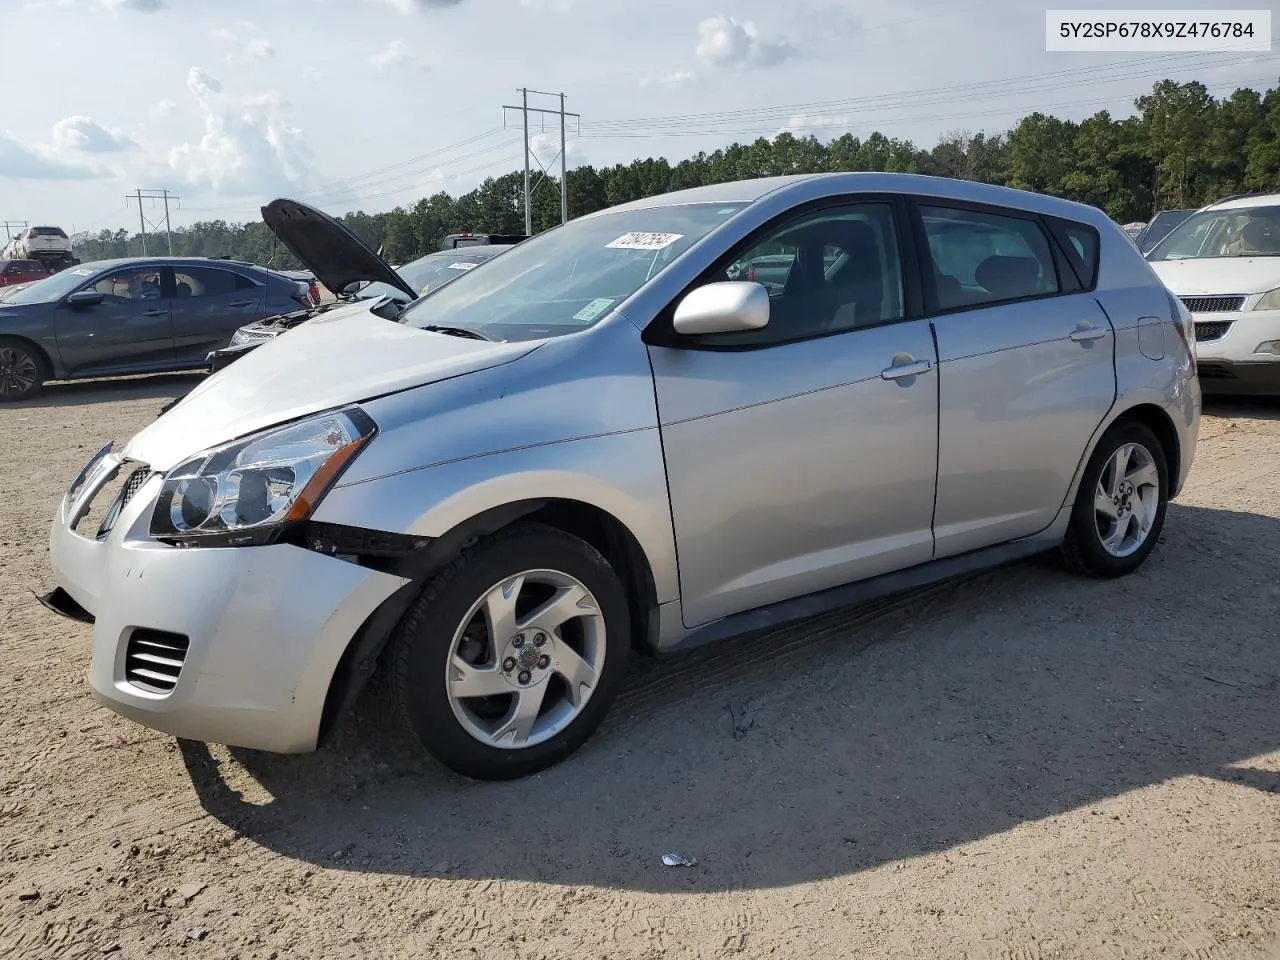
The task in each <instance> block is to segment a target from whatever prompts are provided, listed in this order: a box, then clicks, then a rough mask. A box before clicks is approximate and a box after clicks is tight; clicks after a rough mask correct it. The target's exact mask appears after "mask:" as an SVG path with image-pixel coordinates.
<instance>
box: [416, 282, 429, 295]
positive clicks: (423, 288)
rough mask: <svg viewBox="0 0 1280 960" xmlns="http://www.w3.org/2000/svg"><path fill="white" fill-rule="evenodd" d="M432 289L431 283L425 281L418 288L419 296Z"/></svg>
mask: <svg viewBox="0 0 1280 960" xmlns="http://www.w3.org/2000/svg"><path fill="white" fill-rule="evenodd" d="M430 289H431V284H429V283H424V284H423V285H422V286H421V287H420V288H419V290H418V296H420V297H425V296H426V295H427V291H428V290H430Z"/></svg>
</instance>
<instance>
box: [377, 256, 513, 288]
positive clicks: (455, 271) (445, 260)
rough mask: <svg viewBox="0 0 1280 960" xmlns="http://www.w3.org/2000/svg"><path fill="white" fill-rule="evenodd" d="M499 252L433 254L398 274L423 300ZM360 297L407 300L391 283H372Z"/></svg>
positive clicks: (409, 265) (414, 262) (405, 267)
mask: <svg viewBox="0 0 1280 960" xmlns="http://www.w3.org/2000/svg"><path fill="white" fill-rule="evenodd" d="M500 252H501V251H496V250H495V251H492V252H490V253H486V254H485V255H484V256H477V255H476V254H474V253H466V254H458V253H454V252H452V251H450V252H449V253H444V254H441V253H432V254H429V255H428V256H425V257H423V258H422V259H420V260H414V261H413V262H412V263H408V264H405V265H404V266H403V267H401V268H400V269H399V270H397V271H396V273H398V274H400V276H401V278H402V279H403V280H404V282H405V283H407V284H408V285H409V286H410V287H412V288H413V289H414V291H415V292H416V293H417V294H418V296H420V297H421V296H424V295H425V294H427V293H430V292H431V291H432V290H438V289H439V288H440V287H442V286H444V285H445V284H446V283H448V282H449V281H450V280H457V279H458V277H460V276H462V275H463V274H464V273H466V272H467V271H468V270H470V269H471V268H472V267H474V266H476V265H477V264H480V263H483V262H484V261H485V260H488V259H489V258H490V257H491V256H497V255H498V253H500ZM358 296H359V297H360V299H361V300H368V299H370V298H372V297H395V298H396V299H397V300H404V299H405V295H404V291H403V290H399V289H397V288H395V287H393V286H391V284H389V283H370V284H368V285H366V286H363V287H361V288H360V293H359V294H358Z"/></svg>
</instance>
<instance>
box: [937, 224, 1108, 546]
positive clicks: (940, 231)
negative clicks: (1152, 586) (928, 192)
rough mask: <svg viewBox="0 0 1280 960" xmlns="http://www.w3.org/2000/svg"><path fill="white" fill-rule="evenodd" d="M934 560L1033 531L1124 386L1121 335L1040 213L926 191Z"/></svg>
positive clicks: (1058, 498) (1047, 517)
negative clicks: (933, 376)
mask: <svg viewBox="0 0 1280 960" xmlns="http://www.w3.org/2000/svg"><path fill="white" fill-rule="evenodd" d="M916 209H917V215H918V219H917V225H918V229H919V230H920V231H921V233H922V235H923V237H924V239H925V241H926V243H925V244H923V245H922V247H923V250H922V253H921V256H922V258H927V260H928V261H929V267H926V269H925V270H923V271H922V272H923V273H924V275H925V279H926V283H925V298H926V304H927V306H928V309H929V312H930V313H931V315H932V318H933V327H934V332H935V336H936V338H937V344H938V382H939V389H940V390H941V398H940V405H939V415H940V419H939V438H938V498H937V506H936V509H935V513H934V521H933V524H934V525H933V531H934V537H935V539H936V541H937V555H938V556H939V557H944V556H952V555H955V554H958V553H963V552H965V551H968V550H972V549H976V548H979V547H983V546H988V545H991V544H995V543H1001V542H1005V541H1008V540H1014V539H1017V538H1019V537H1024V536H1029V535H1031V534H1033V533H1037V532H1039V531H1040V530H1042V529H1044V528H1045V527H1047V526H1048V525H1049V524H1050V523H1052V522H1053V520H1054V518H1055V517H1056V516H1057V515H1058V512H1059V510H1060V509H1061V508H1062V507H1063V501H1064V500H1065V499H1066V496H1067V492H1068V489H1069V488H1070V485H1071V480H1072V478H1073V476H1074V474H1075V471H1076V468H1077V466H1078V465H1079V462H1080V459H1081V457H1082V455H1083V454H1084V452H1085V450H1086V448H1087V446H1088V443H1089V438H1090V437H1091V436H1092V435H1093V433H1094V431H1095V430H1096V428H1097V427H1098V425H1099V423H1100V422H1101V421H1102V419H1103V417H1104V416H1106V413H1107V411H1108V410H1109V409H1110V408H1111V405H1112V403H1113V402H1114V401H1115V396H1116V380H1115V362H1114V352H1115V335H1114V332H1113V330H1112V328H1111V323H1110V321H1109V320H1108V319H1107V316H1106V314H1105V313H1104V312H1103V310H1102V308H1101V307H1100V306H1099V305H1098V302H1097V300H1096V299H1094V297H1093V295H1092V294H1091V293H1089V292H1088V291H1086V290H1084V289H1082V285H1081V283H1080V280H1079V278H1077V277H1076V276H1075V274H1074V272H1073V271H1072V269H1071V267H1070V265H1069V263H1068V262H1067V260H1066V258H1065V254H1064V251H1062V250H1061V249H1060V248H1057V247H1056V245H1055V241H1054V240H1053V239H1052V238H1051V236H1050V234H1049V231H1048V230H1047V229H1046V227H1045V224H1044V223H1043V222H1042V221H1041V220H1040V218H1038V217H1036V216H1035V215H1033V214H1028V213H1024V212H1020V211H1016V210H1008V209H1004V208H987V207H977V206H968V205H961V204H955V203H952V202H949V201H933V200H921V201H920V202H919V203H918V205H917V207H916Z"/></svg>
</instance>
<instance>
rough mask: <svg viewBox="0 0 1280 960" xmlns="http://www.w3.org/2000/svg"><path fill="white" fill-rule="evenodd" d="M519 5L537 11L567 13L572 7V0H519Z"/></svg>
mask: <svg viewBox="0 0 1280 960" xmlns="http://www.w3.org/2000/svg"><path fill="white" fill-rule="evenodd" d="M520 6H522V7H524V8H525V9H526V10H536V11H538V12H543V11H545V12H547V13H568V12H569V11H570V10H572V9H573V0H520Z"/></svg>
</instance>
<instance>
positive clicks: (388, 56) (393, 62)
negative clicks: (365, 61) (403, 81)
mask: <svg viewBox="0 0 1280 960" xmlns="http://www.w3.org/2000/svg"><path fill="white" fill-rule="evenodd" d="M369 62H370V63H371V64H373V66H375V67H377V68H378V69H379V70H399V69H402V68H411V69H417V70H425V69H426V66H427V65H426V63H424V62H423V61H422V60H420V59H419V58H418V55H417V54H415V53H414V52H413V50H412V49H411V48H410V47H409V45H408V44H407V43H405V42H404V41H403V40H392V41H391V42H390V43H389V44H387V46H386V49H384V50H381V51H380V52H378V53H375V54H374V55H373V56H372V57H370V58H369Z"/></svg>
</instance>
